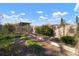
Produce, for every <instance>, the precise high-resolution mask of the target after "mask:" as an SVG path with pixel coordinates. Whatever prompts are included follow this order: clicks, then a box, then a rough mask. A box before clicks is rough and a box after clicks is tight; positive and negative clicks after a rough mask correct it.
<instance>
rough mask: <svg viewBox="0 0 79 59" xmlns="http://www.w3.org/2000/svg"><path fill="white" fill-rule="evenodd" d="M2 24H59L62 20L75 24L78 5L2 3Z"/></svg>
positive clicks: (0, 10) (78, 9)
mask: <svg viewBox="0 0 79 59" xmlns="http://www.w3.org/2000/svg"><path fill="white" fill-rule="evenodd" d="M0 14H1V15H3V16H4V18H1V19H2V20H1V22H2V23H16V22H30V23H31V24H32V25H43V24H49V23H50V24H59V22H60V18H61V17H62V18H64V20H65V21H66V22H67V23H70V24H72V23H74V22H75V16H76V15H77V16H79V4H76V3H35V4H34V3H16V4H15V3H4V4H3V3H2V4H0Z"/></svg>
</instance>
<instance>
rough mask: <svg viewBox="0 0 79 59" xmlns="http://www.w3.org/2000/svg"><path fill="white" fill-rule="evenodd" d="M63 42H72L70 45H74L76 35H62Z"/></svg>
mask: <svg viewBox="0 0 79 59" xmlns="http://www.w3.org/2000/svg"><path fill="white" fill-rule="evenodd" d="M61 40H62V42H64V43H66V44H70V45H74V43H75V40H74V37H72V36H63V37H61Z"/></svg>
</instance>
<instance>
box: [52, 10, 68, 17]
mask: <svg viewBox="0 0 79 59" xmlns="http://www.w3.org/2000/svg"><path fill="white" fill-rule="evenodd" d="M67 14H68V12H60V11H58V12H54V13H53V14H52V16H53V17H62V16H64V15H67Z"/></svg>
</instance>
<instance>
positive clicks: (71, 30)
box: [54, 25, 76, 37]
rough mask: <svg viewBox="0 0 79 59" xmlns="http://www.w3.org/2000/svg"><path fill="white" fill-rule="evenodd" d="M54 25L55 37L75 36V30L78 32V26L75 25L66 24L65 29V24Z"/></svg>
mask: <svg viewBox="0 0 79 59" xmlns="http://www.w3.org/2000/svg"><path fill="white" fill-rule="evenodd" d="M54 27H55V29H54V31H55V37H61V36H74V35H75V32H76V26H75V25H65V29H63V26H59V25H57V26H54ZM63 31H64V32H63ZM63 34H64V35H63Z"/></svg>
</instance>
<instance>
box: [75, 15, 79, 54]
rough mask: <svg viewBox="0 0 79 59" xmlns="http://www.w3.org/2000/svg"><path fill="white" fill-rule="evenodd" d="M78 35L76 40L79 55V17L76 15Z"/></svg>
mask: <svg viewBox="0 0 79 59" xmlns="http://www.w3.org/2000/svg"><path fill="white" fill-rule="evenodd" d="M76 25H77V27H76V35H75V40H76V46H75V47H76V49H77V50H76V54H77V55H79V18H78V16H76Z"/></svg>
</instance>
